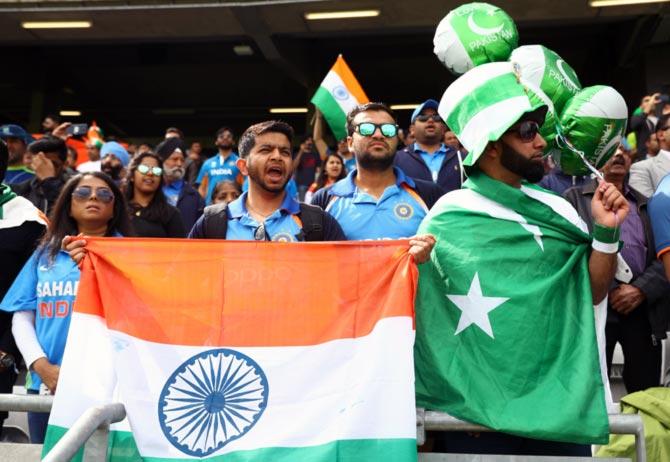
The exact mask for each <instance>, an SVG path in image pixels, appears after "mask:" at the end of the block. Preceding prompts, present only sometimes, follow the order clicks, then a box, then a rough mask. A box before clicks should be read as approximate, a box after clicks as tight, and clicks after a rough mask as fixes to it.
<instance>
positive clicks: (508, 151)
mask: <svg viewBox="0 0 670 462" xmlns="http://www.w3.org/2000/svg"><path fill="white" fill-rule="evenodd" d="M501 143H502V147H503V150H502V155H501V156H500V163H501V164H502V165H503V167H505V168H506V169H507V170H509V171H510V172H512V173H516V174H517V175H519V176H520V177H521V178H523V179H525V180H526V181H528V182H530V183H537V182H538V181H540V180H541V179H542V177H543V176H544V164H543V163H542V162H537V161H533V160H531V159H528V158H527V157H524V156H523V155H521V154H519V153H518V152H517V151H515V150H514V148H512V147H511V146H508V145H507V144H505V142H504V141H501Z"/></svg>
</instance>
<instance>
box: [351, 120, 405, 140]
mask: <svg viewBox="0 0 670 462" xmlns="http://www.w3.org/2000/svg"><path fill="white" fill-rule="evenodd" d="M377 129H379V131H380V132H381V134H382V135H384V136H385V137H386V138H393V137H394V136H396V135H397V134H398V126H397V125H395V124H373V123H372V122H363V123H360V124H358V125H356V126H355V127H354V130H356V131H357V132H358V133H359V134H360V135H361V136H372V135H374V133H375V132H376V131H377Z"/></svg>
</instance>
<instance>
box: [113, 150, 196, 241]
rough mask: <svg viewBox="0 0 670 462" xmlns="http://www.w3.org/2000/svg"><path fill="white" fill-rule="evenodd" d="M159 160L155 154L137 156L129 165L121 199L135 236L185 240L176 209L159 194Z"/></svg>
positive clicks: (160, 169)
mask: <svg viewBox="0 0 670 462" xmlns="http://www.w3.org/2000/svg"><path fill="white" fill-rule="evenodd" d="M162 163H163V162H162V160H161V158H160V157H158V156H157V155H156V154H153V153H151V152H145V153H143V154H139V155H138V156H137V157H135V158H134V159H133V161H132V162H131V163H130V168H129V170H128V174H127V176H126V183H125V185H124V187H125V196H126V200H127V201H128V205H129V207H130V211H131V214H132V215H131V220H132V224H133V228H134V229H135V233H136V234H137V235H138V236H140V237H185V236H186V229H185V228H184V223H183V221H182V219H181V214H180V213H179V210H178V209H177V208H176V207H174V206H172V205H170V204H168V202H167V199H166V198H165V195H164V194H163V190H162V187H163V169H162V168H161V164H162Z"/></svg>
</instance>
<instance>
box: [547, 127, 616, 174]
mask: <svg viewBox="0 0 670 462" xmlns="http://www.w3.org/2000/svg"><path fill="white" fill-rule="evenodd" d="M556 141H557V142H558V143H557V144H558V146H559V147H561V145H564V146H565V147H566V148H568V149H569V150H570V151H572V152H574V153H575V154H577V155H578V156H579V158H580V159H582V162H584V165H586V167H587V168H588V169H589V170H591V172H592V173H593V174H594V175H595V176H597V177H598V178H600V179H601V180H602V181H605V177H603V174H602V173H601V172H600V171H598V169H597V168H595V167H594V166H593V165H592V164H591V163H590V162H589V161H588V160H587V159H586V156H585V155H584V152H583V151H580V150H579V149H577V148H575V147H574V146H573V145H572V143H570V142H569V141H568V140H567V138H565V137H564V136H563V135H562V134H561V133H559V134H557V135H556Z"/></svg>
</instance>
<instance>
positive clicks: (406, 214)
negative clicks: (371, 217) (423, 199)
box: [393, 202, 414, 220]
mask: <svg viewBox="0 0 670 462" xmlns="http://www.w3.org/2000/svg"><path fill="white" fill-rule="evenodd" d="M393 212H394V213H395V216H396V217H398V218H400V219H401V220H409V219H410V218H412V215H414V209H413V208H412V206H411V205H409V204H406V203H404V202H401V203H399V204H398V205H396V206H395V208H394V210H393Z"/></svg>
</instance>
